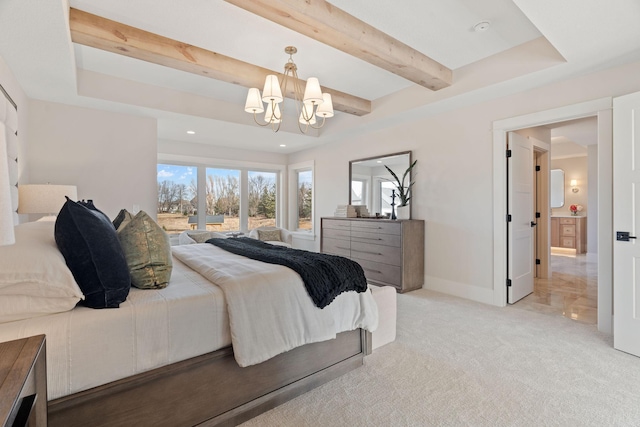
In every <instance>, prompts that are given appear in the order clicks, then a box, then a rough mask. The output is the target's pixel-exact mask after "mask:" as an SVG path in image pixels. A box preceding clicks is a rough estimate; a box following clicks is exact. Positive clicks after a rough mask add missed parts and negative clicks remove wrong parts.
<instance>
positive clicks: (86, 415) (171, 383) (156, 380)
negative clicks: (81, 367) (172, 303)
mask: <svg viewBox="0 0 640 427" xmlns="http://www.w3.org/2000/svg"><path fill="white" fill-rule="evenodd" d="M370 353H371V333H369V332H366V331H364V330H362V329H357V330H355V331H350V332H343V333H341V334H338V336H337V338H336V339H333V340H329V341H323V342H319V343H314V344H307V345H305V346H302V347H298V348H295V349H293V350H291V351H288V352H286V353H283V354H280V355H278V356H276V357H274V358H272V359H269V360H267V361H266V362H263V363H260V364H259V365H254V366H249V367H246V368H240V367H239V366H238V364H237V363H236V361H235V359H234V358H233V350H232V349H231V347H225V348H223V349H221V350H218V351H215V352H213V353H208V354H205V355H202V356H197V357H194V358H191V359H187V360H184V361H182V362H178V363H174V364H171V365H167V366H164V367H161V368H158V369H154V370H152V371H149V372H144V373H142V374H138V375H134V376H132V377H128V378H124V379H122V380H118V381H114V382H112V383H109V384H105V385H102V386H99V387H95V388H93V389H90V390H86V391H82V392H79V393H76V394H72V395H70V396H65V397H62V398H60V399H56V400H53V401H50V402H49V405H48V418H49V426H53V427H56V426H60V427H63V426H64V427H74V426H78V427H85V426H88V425H90V426H133V425H135V426H171V427H174V426H195V425H198V426H235V425H237V424H240V423H242V422H244V421H247V420H249V419H251V418H253V417H255V416H257V415H259V414H261V413H263V412H265V411H268V410H269V409H271V408H274V407H276V406H278V405H280V404H282V403H284V402H286V401H288V400H290V399H293V398H294V397H296V396H299V395H301V394H303V393H306V392H307V391H309V390H311V389H313V388H315V387H318V386H319V385H322V384H324V383H326V382H328V381H330V380H332V379H334V378H337V377H339V376H341V375H343V374H345V373H346V372H348V371H350V370H353V369H355V368H357V367H359V366H362V364H363V363H364V362H363V360H364V356H365V355H367V354H370Z"/></svg>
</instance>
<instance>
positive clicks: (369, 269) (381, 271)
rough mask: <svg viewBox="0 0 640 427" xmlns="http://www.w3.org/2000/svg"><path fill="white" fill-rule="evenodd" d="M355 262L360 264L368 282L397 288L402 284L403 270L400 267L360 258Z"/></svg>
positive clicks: (355, 259)
mask: <svg viewBox="0 0 640 427" xmlns="http://www.w3.org/2000/svg"><path fill="white" fill-rule="evenodd" d="M353 260H354V261H356V262H357V263H358V264H360V266H361V267H362V269H363V270H364V275H365V276H366V277H367V280H372V281H376V282H382V283H387V284H390V285H393V286H395V287H400V285H401V284H402V269H401V268H400V267H398V266H395V265H386V264H381V263H379V262H373V261H367V260H364V259H359V258H353Z"/></svg>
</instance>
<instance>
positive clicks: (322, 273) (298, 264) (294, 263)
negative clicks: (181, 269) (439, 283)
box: [207, 237, 367, 308]
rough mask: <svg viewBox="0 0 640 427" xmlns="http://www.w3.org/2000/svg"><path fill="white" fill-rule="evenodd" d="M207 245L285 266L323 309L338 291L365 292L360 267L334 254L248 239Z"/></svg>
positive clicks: (222, 240)
mask: <svg viewBox="0 0 640 427" xmlns="http://www.w3.org/2000/svg"><path fill="white" fill-rule="evenodd" d="M207 243H211V244H212V245H214V246H218V247H219V248H222V249H224V250H226V251H228V252H231V253H234V254H236V255H242V256H245V257H247V258H251V259H255V260H257V261H262V262H266V263H269V264H279V265H284V266H285V267H289V268H290V269H292V270H293V271H295V272H296V273H298V274H299V275H300V277H302V281H303V282H304V286H305V288H306V289H307V292H308V293H309V296H310V297H311V299H312V300H313V303H314V304H315V305H316V306H317V307H319V308H324V307H326V306H328V305H329V304H331V301H333V300H334V299H335V297H337V296H338V295H340V294H341V293H342V292H346V291H356V292H364V291H366V290H367V279H366V278H365V277H364V271H363V270H362V267H360V264H358V263H357V262H355V261H351V260H350V259H348V258H344V257H341V256H336V255H328V254H320V253H317V252H309V251H304V250H300V249H291V248H287V247H284V246H276V245H271V244H269V243H265V242H262V241H260V240H256V239H251V238H248V237H240V238H235V239H209V240H207Z"/></svg>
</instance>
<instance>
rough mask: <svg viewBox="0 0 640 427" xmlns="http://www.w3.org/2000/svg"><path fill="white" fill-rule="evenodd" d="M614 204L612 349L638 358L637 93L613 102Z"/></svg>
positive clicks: (639, 110)
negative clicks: (620, 233) (622, 233)
mask: <svg viewBox="0 0 640 427" xmlns="http://www.w3.org/2000/svg"><path fill="white" fill-rule="evenodd" d="M613 201H614V209H613V230H614V232H615V234H614V237H615V238H616V240H615V241H614V242H613V316H614V318H613V346H614V347H615V348H617V349H618V350H622V351H625V352H627V353H631V354H634V355H636V356H640V241H638V240H639V239H633V238H629V239H628V241H625V237H624V236H618V235H619V232H627V233H629V236H630V237H636V236H638V237H639V238H640V235H639V234H638V233H640V92H638V93H634V94H631V95H626V96H621V97H619V98H615V99H614V100H613ZM621 239H622V240H621Z"/></svg>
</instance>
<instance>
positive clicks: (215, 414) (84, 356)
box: [0, 222, 377, 426]
mask: <svg viewBox="0 0 640 427" xmlns="http://www.w3.org/2000/svg"><path fill="white" fill-rule="evenodd" d="M47 236H48V237H47ZM26 238H30V239H32V240H34V241H35V240H37V241H38V245H39V246H38V247H42V248H44V247H45V246H48V249H50V250H52V251H55V249H56V248H55V241H54V240H53V223H52V222H33V223H26V224H20V225H19V226H17V227H16V240H17V242H16V248H14V249H13V250H14V251H20V248H21V247H24V244H23V243H21V242H23V241H24V240H25V239H26ZM34 245H35V243H34V242H32V241H31V242H29V246H28V247H29V248H30V252H31V253H33V254H34V256H39V255H38V254H40V253H41V252H40V250H41V249H42V248H40V249H32V248H33V247H34ZM7 248H8V247H4V248H0V251H5V252H2V253H0V256H1V257H3V259H6V258H7V257H6V256H5V255H6V253H7V252H6V251H7V250H8V249H7ZM174 251H175V252H176V255H177V254H180V257H178V256H174V259H173V273H172V277H171V281H170V284H169V286H167V287H166V288H164V289H136V288H132V289H131V291H130V293H129V296H128V297H127V300H126V301H125V302H124V303H122V304H121V305H120V308H118V309H101V310H95V309H91V308H88V307H84V306H81V305H78V306H77V307H75V308H73V309H71V310H67V311H63V312H60V313H52V314H46V315H34V316H31V317H27V318H23V319H19V320H13V321H9V322H4V323H0V342H3V341H9V340H13V339H17V338H22V337H27V336H33V335H37V334H45V335H46V336H47V366H48V373H47V379H48V399H49V424H50V425H52V426H58V425H59V426H76V425H77V426H86V425H110V426H112V425H154V426H158V425H167V426H178V425H185V426H189V425H200V424H202V425H235V424H237V423H240V422H242V421H244V420H246V419H248V418H251V417H253V416H255V415H257V414H258V413H260V412H263V411H265V410H267V409H270V408H271V407H274V406H276V405H278V404H280V403H282V402H284V401H286V400H288V399H290V398H292V397H295V396H297V395H299V394H301V393H304V392H305V391H307V390H309V389H311V388H313V387H316V386H318V385H320V384H322V383H324V382H326V381H329V380H331V379H333V378H335V377H337V376H339V375H342V374H343V373H345V372H347V371H349V370H351V369H354V368H356V367H358V366H360V365H362V363H363V357H364V355H365V354H367V353H368V352H370V351H371V336H370V333H369V332H366V331H364V330H363V329H361V328H360V326H363V327H366V328H367V329H369V330H374V329H375V328H376V327H377V309H376V307H375V302H373V297H372V296H371V293H370V292H369V291H367V292H364V293H356V292H345V293H343V294H341V295H339V296H338V297H337V298H336V299H335V300H334V301H333V302H332V303H331V304H330V305H329V306H327V307H325V308H324V309H323V310H319V309H318V310H317V312H321V313H320V314H321V317H317V318H316V317H312V319H311V328H312V329H313V328H314V327H315V326H317V324H323V323H326V322H327V320H328V319H329V322H330V323H332V325H333V326H331V328H333V331H330V332H329V334H330V335H333V336H335V338H333V339H328V340H327V339H326V338H327V337H326V336H322V334H324V333H325V332H322V331H320V335H317V333H316V332H317V331H313V330H312V331H308V330H307V331H305V332H304V333H303V334H301V335H302V338H301V339H302V340H303V342H299V341H296V339H291V342H290V343H287V344H286V345H288V347H282V348H279V349H278V348H275V349H271V350H270V351H271V353H268V354H266V355H262V354H258V355H257V356H256V354H254V353H253V352H252V350H253V349H254V348H253V347H254V346H252V345H248V346H247V345H245V348H246V350H245V353H247V355H246V356H245V358H244V359H238V357H237V354H235V353H234V350H233V347H232V346H231V344H232V342H234V341H236V339H235V337H234V336H233V334H232V324H233V322H232V321H230V316H229V307H233V306H232V305H230V304H229V301H228V297H226V296H225V292H224V291H223V288H221V287H220V286H218V285H216V284H214V283H212V282H211V280H216V281H218V282H220V283H221V284H222V286H224V283H225V281H227V285H229V286H234V285H235V284H236V283H238V280H237V278H241V279H240V280H241V281H242V280H244V281H247V282H248V283H260V282H263V283H268V284H269V287H270V288H271V287H273V286H276V287H277V286H278V283H279V282H280V281H283V283H285V284H287V283H289V282H290V281H291V280H300V279H299V276H297V275H296V273H294V272H293V271H291V270H289V269H287V268H286V267H283V266H279V265H261V264H263V263H260V262H258V261H253V260H249V259H245V258H244V257H241V256H239V255H235V254H232V253H228V252H225V251H224V250H222V249H220V248H216V247H214V246H212V245H210V244H208V243H204V244H194V245H187V246H183V247H177V248H174ZM25 253H26V251H23V252H22V253H21V255H20V256H19V258H21V259H24V258H25V257H26V255H25ZM185 254H189V256H187V255H185ZM180 258H182V259H183V260H187V261H188V262H190V263H192V264H193V263H194V262H196V263H198V262H199V263H201V264H202V268H197V267H194V266H193V265H192V266H191V267H189V266H187V265H186V264H185V263H184V262H183V261H181V259H180ZM194 260H195V261H194ZM58 261H59V262H63V259H62V258H59V259H58ZM17 262H18V261H14V264H15V263H17ZM16 268H17V267H16ZM6 270H7V268H4V271H6ZM198 270H199V271H198ZM284 270H287V271H288V272H286V271H284ZM205 276H208V277H205ZM243 277H244V279H242V278H243ZM287 277H288V278H287ZM295 277H297V279H293V278H295ZM300 289H302V291H303V292H304V288H303V287H300ZM298 296H299V295H298ZM298 296H294V298H297V297H298ZM0 298H2V297H0ZM255 298H264V295H262V296H261V295H257V296H256V297H255ZM307 299H308V297H307ZM309 301H310V300H309ZM251 304H255V303H251ZM305 304H306V303H305ZM309 304H312V303H310V302H309ZM302 305H304V304H302ZM252 311H254V312H255V313H254V315H256V316H261V314H260V310H252ZM291 311H293V312H297V311H298V310H291ZM285 312H286V310H285V311H282V312H281V313H280V314H281V316H283V315H284V314H283V313H285ZM231 319H233V317H231ZM237 319H238V317H237V316H236V323H237ZM284 319H285V321H286V322H289V320H288V318H287V317H286V316H285V317H284ZM323 319H324V320H323ZM5 320H6V319H5ZM299 321H300V320H294V323H295V322H299ZM308 327H309V325H307V329H308ZM331 328H330V329H331ZM236 329H237V327H236ZM275 329H277V328H275ZM292 329H297V328H292ZM319 329H321V328H319ZM314 334H315V335H314ZM268 338H269V340H271V339H272V337H268ZM259 339H260V337H259V336H258V337H252V338H251V342H254V341H255V340H259ZM288 339H289V338H288ZM305 340H306V341H308V342H309V343H308V344H305ZM234 345H237V343H234ZM289 347H291V348H289ZM256 357H257V358H256ZM236 359H238V360H239V361H238V360H236ZM240 364H243V365H247V366H246V367H240V366H239V365H240Z"/></svg>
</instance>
